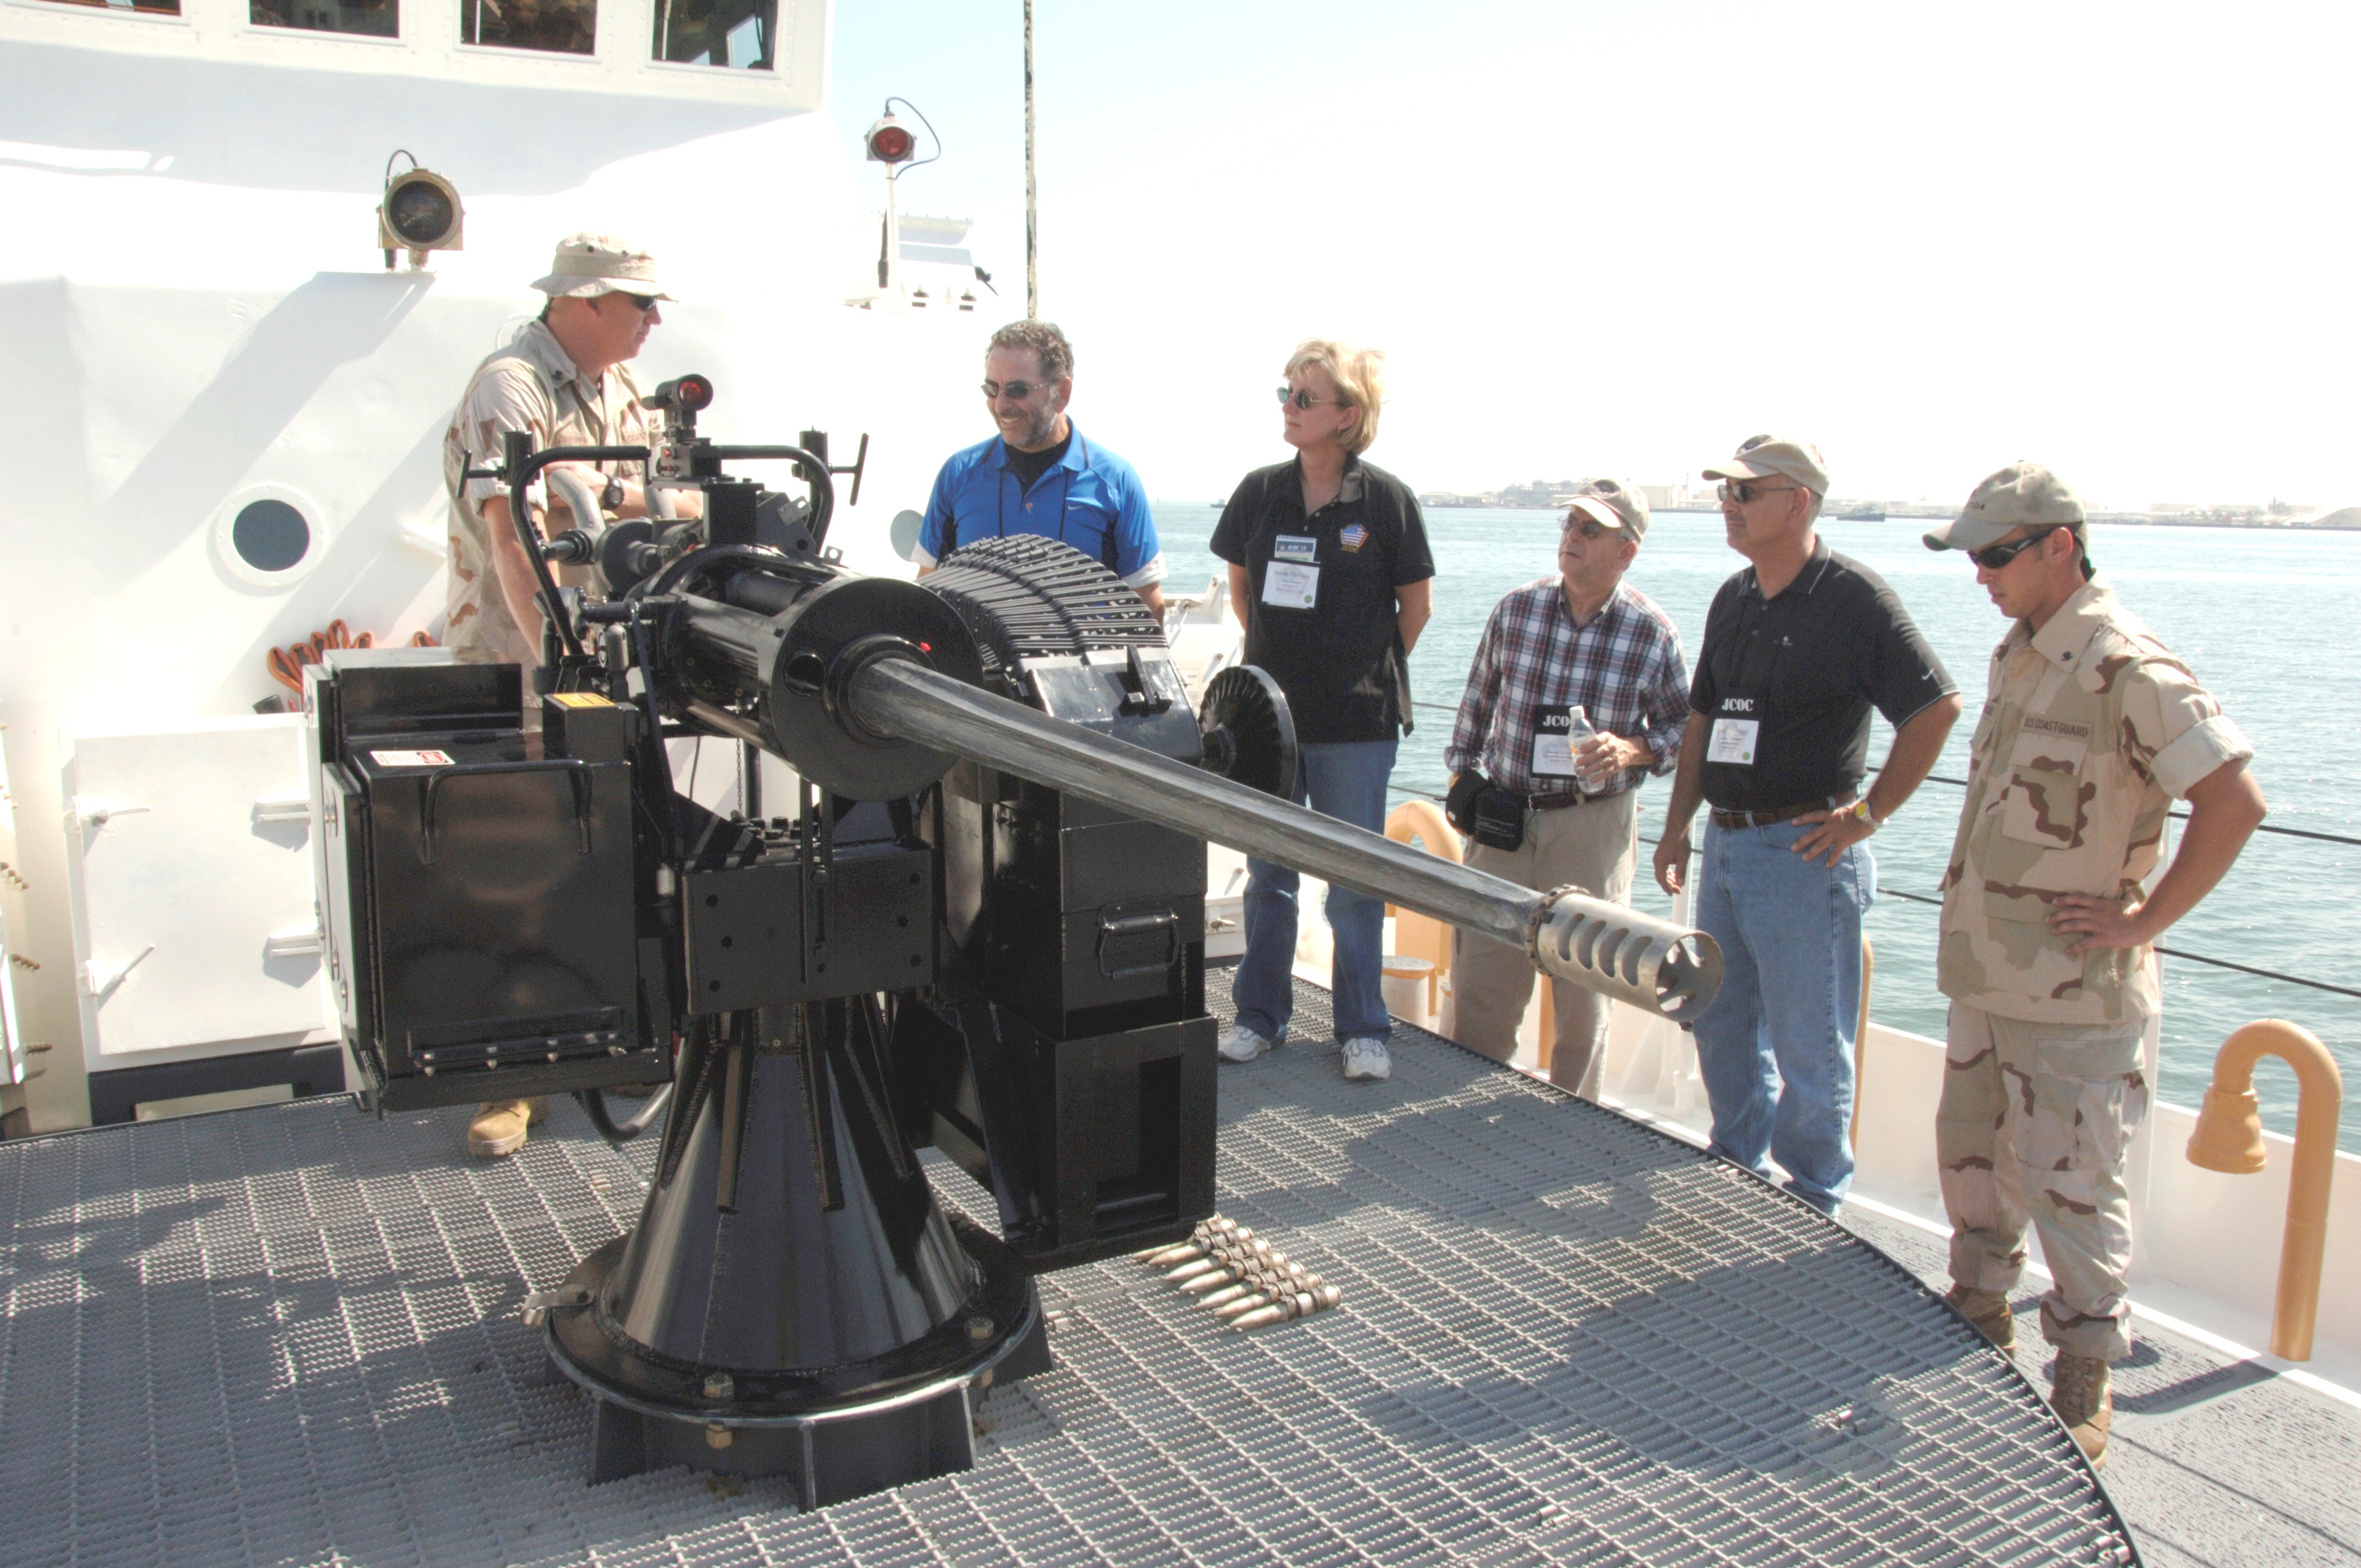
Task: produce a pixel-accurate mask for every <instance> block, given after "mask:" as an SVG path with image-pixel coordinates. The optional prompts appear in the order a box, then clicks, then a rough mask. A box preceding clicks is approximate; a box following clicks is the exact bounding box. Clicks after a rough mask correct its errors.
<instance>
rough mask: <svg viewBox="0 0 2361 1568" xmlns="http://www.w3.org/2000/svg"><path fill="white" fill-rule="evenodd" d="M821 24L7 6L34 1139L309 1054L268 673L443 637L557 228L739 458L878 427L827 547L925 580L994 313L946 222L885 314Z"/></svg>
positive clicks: (285, 752)
mask: <svg viewBox="0 0 2361 1568" xmlns="http://www.w3.org/2000/svg"><path fill="white" fill-rule="evenodd" d="M828 15H829V11H828V6H827V5H826V4H825V0H778V3H776V4H773V3H772V0H753V3H752V4H748V3H744V0H737V3H735V4H734V8H733V4H732V0H724V3H723V4H721V5H696V6H690V5H686V4H684V3H683V0H653V3H652V0H596V3H593V0H569V3H566V4H557V3H555V0H550V3H548V4H544V5H539V6H534V5H529V4H524V3H521V0H505V4H504V5H503V4H500V3H497V0H467V5H459V4H456V3H455V4H445V3H441V0H378V3H377V4H374V5H353V4H346V5H343V6H341V7H338V6H337V5H325V6H321V5H313V4H311V3H310V0H296V3H295V4H294V5H293V7H292V9H290V8H289V6H288V5H285V4H281V3H280V0H251V3H249V0H180V3H179V4H178V5H176V6H161V7H159V6H153V5H137V6H124V5H79V4H49V3H26V4H18V3H13V0H12V3H10V4H7V5H0V203H5V210H6V211H7V212H8V213H9V214H11V220H10V224H9V244H8V246H7V247H6V253H5V256H0V380H5V384H6V385H7V386H9V387H10V388H11V389H12V400H13V401H14V403H15V404H16V408H17V410H18V412H17V413H16V417H14V418H12V419H10V420H9V421H7V422H6V425H5V433H0V466H5V472H6V473H7V475H8V476H9V478H8V482H7V484H6V486H5V499H0V558H5V560H6V561H7V562H8V570H7V581H8V589H7V594H6V613H5V620H4V621H0V632H4V633H5V642H0V723H5V725H6V727H7V728H6V731H5V749H6V764H7V777H8V780H9V784H10V788H11V790H12V804H13V823H12V826H13V829H14V845H13V848H11V849H9V850H6V851H5V852H0V861H5V862H6V863H7V864H8V865H9V866H10V867H11V868H12V870H13V871H14V872H15V873H16V876H17V877H20V878H21V879H22V880H21V883H19V882H18V881H16V880H14V879H12V878H5V877H0V889H5V893H0V919H5V942H6V945H7V948H8V951H9V952H10V953H11V954H12V955H14V956H16V957H18V958H21V959H24V960H26V961H25V962H23V963H13V964H10V965H9V966H7V967H8V970H9V973H8V981H9V982H10V983H11V984H12V986H13V990H14V997H13V1002H14V1006H15V1010H16V1020H15V1023H14V1025H13V1027H12V1028H11V1029H10V1032H9V1041H10V1047H11V1048H10V1052H9V1056H8V1058H7V1062H8V1067H7V1071H6V1073H5V1077H7V1078H8V1079H10V1080H22V1081H21V1083H20V1085H19V1086H16V1087H11V1088H9V1089H8V1090H7V1091H5V1093H6V1101H5V1108H6V1109H8V1110H11V1111H16V1110H21V1111H22V1112H23V1113H24V1114H23V1115H22V1116H20V1117H18V1118H17V1119H16V1122H15V1123H14V1125H16V1126H17V1127H18V1128H19V1129H25V1128H29V1129H32V1130H42V1129H51V1128H57V1127H63V1126H71V1125H75V1124H80V1123H82V1122H83V1121H84V1120H86V1118H87V1115H88V1112H87V1111H86V1109H85V1108H84V1084H83V1080H84V1071H85V1069H88V1070H94V1071H99V1072H107V1071H116V1070H121V1069H126V1068H132V1067H140V1066H149V1065H154V1064H159V1063H169V1062H172V1061H176V1060H185V1059H188V1058H214V1057H221V1056H231V1055H246V1056H255V1055H256V1054H257V1053H264V1052H270V1051H285V1050H287V1049H290V1048H292V1047H302V1046H305V1045H309V1044H316V1043H319V1042H321V1041H324V1039H325V1038H326V1037H327V1036H326V1033H325V1031H324V1029H323V1028H322V1027H321V1025H320V1020H321V1018H322V1016H323V1014H322V1013H321V997H320V995H319V988H320V986H321V984H322V981H323V976H322V973H321V964H320V959H319V956H318V953H317V950H316V947H315V945H314V944H313V941H312V940H311V938H310V937H309V933H311V932H313V930H315V928H316V917H315V916H314V913H313V898H312V894H311V891H310V886H309V874H308V857H307V856H306V854H305V853H304V851H303V840H304V839H305V838H306V828H305V825H304V823H303V822H302V820H301V817H302V813H301V812H300V811H292V810H291V807H290V804H289V803H291V802H300V801H301V800H302V798H303V796H304V795H305V793H306V791H305V782H304V779H303V777H302V765H301V761H300V756H299V748H298V744H297V740H296V729H295V723H294V720H293V718H291V717H288V716H277V717H257V716H255V715H254V712H253V708H254V705H255V703H256V702H257V701H258V700H259V699H263V698H266V697H268V696H270V695H272V694H273V693H274V692H276V691H278V690H279V689H280V688H278V687H277V686H275V685H273V684H272V683H271V681H270V680H269V677H268V675H267V674H266V673H265V666H264V657H265V654H266V653H267V652H268V651H269V649H270V648H272V647H273V646H277V645H284V644H288V643H291V642H295V641H301V640H302V639H303V638H304V637H305V636H306V635H308V634H309V633H310V632H312V631H313V630H318V629H323V628H325V627H327V626H328V625H329V624H330V623H331V622H332V621H335V620H343V621H344V622H345V623H346V626H347V627H348V628H349V629H350V630H352V631H354V632H356V633H357V632H359V631H362V630H368V631H370V632H371V633H373V634H374V636H375V637H376V638H377V639H378V641H379V642H381V643H382V642H388V641H394V642H399V641H407V640H408V639H409V637H410V636H411V635H412V633H413V632H416V631H422V630H423V631H425V632H427V633H428V634H430V635H434V634H435V633H437V632H439V630H440V626H441V619H442V614H443V608H444V597H445V587H444V574H443V561H444V554H445V496H444V484H443V477H442V453H441V444H442V439H443V432H444V429H445V425H446V424H447V422H448V419H449V415H450V411H451V409H452V407H453V405H454V404H455V403H456V400H457V397H458V393H459V390H460V389H461V388H462V387H463V385H464V384H465V381H466V378H467V373H468V372H469V371H470V370H471V369H472V368H473V367H474V366H475V365H476V363H477V362H478V360H480V359H481V358H482V357H483V356H485V355H486V354H487V353H489V351H490V350H491V349H492V348H494V347H495V346H497V345H499V344H500V343H502V342H504V341H505V340H506V339H507V338H508V337H509V336H511V335H512V334H514V333H515V332H516V331H517V330H518V328H519V327H521V326H522V324H523V323H524V322H525V321H526V320H528V319H529V318H530V316H531V314H532V313H533V312H535V311H536V310H537V309H538V308H539V305H540V299H541V297H540V296H539V295H537V294H534V293H533V292H532V291H530V290H529V289H528V288H526V287H525V285H526V284H528V283H529V282H530V281H531V280H533V279H534V278H537V277H539V276H541V275H542V274H543V273H544V272H545V271H546V270H547V268H548V258H549V254H550V250H551V247H552V246H553V244H554V243H555V240H556V239H557V238H558V237H560V236H564V235H566V234H568V233H571V232H574V231H577V230H582V229H589V230H594V231H599V232H607V233H613V234H617V235H620V236H627V237H628V238H629V239H630V240H631V243H633V244H635V245H638V246H641V247H645V248H647V249H650V250H652V251H653V252H654V254H655V255H656V256H657V257H658V258H659V261H660V263H661V265H662V267H663V275H664V282H665V286H666V287H667V289H668V290H669V291H671V292H672V293H673V294H674V295H675V296H676V299H677V302H676V303H670V304H666V305H665V306H664V323H663V325H662V326H660V327H659V328H658V329H657V330H656V332H655V333H654V334H653V337H652V338H651V340H650V342H649V345H648V349H647V352H646V353H645V355H644V356H642V360H641V361H640V363H639V364H638V365H637V366H636V367H635V368H637V369H639V370H641V371H642V372H643V373H644V374H645V376H646V377H647V378H648V379H649V381H650V383H651V384H653V380H654V379H656V378H662V377H664V376H668V375H675V374H678V373H680V372H681V371H684V370H688V369H695V370H699V371H703V372H705V373H707V374H708V375H710V376H712V377H713V378H715V379H716V381H717V382H718V383H719V385H720V387H722V388H723V389H724V396H723V398H722V400H721V402H720V404H719V406H718V407H717V409H716V410H715V411H714V417H713V419H711V420H710V421H708V425H709V427H710V428H711V429H712V430H713V431H714V433H716V434H718V435H719V436H721V437H722V438H724V439H729V438H730V437H731V436H732V435H733V434H735V433H738V432H744V433H747V437H748V438H749V439H766V440H780V439H785V440H792V439H794V438H795V435H796V433H797V432H800V431H804V430H807V429H819V430H824V431H827V432H829V433H830V435H831V436H832V438H833V441H834V444H835V445H834V455H835V459H836V461H838V462H840V463H849V462H850V461H851V458H852V456H853V454H854V453H855V451H856V450H857V448H858V444H859V441H860V438H861V437H862V434H864V433H867V434H869V435H870V436H871V438H872V439H871V443H870V447H869V452H868V464H867V472H866V473H865V474H864V475H863V477H862V488H861V491H860V496H859V503H858V505H857V506H852V507H849V508H847V509H846V510H843V511H842V512H841V513H840V521H838V523H837V526H836V528H835V530H834V532H833V533H832V535H831V540H830V543H832V544H833V545H834V546H836V547H837V548H839V549H840V550H841V551H842V552H843V553H844V555H845V558H846V559H847V561H848V562H850V563H851V565H855V566H857V567H859V568H861V569H862V570H865V571H872V572H880V571H896V572H902V573H906V572H907V570H908V568H907V567H906V565H903V564H902V562H901V560H900V559H899V557H897V556H896V555H895V553H894V551H893V547H892V543H891V541H892V539H893V529H892V526H891V524H892V520H893V519H894V518H895V515H896V513H897V512H901V511H905V510H912V509H916V508H918V507H922V506H923V505H924V501H925V495H926V488H927V486H928V484H929V483H930V482H931V480H932V477H933V474H934V469H935V466H936V465H937V464H939V462H940V460H941V457H942V455H943V454H945V453H947V452H949V451H951V450H954V449H955V448H956V447H957V446H959V445H962V444H966V443H967V442H969V441H972V439H973V431H974V426H975V424H976V423H977V421H976V419H975V411H974V408H973V401H972V396H971V395H970V394H969V391H968V389H969V384H970V383H971V382H972V379H973V373H974V366H975V364H976V362H977V360H978V358H979V357H980V340H981V336H982V334H983V331H984V330H986V329H987V328H988V327H989V326H990V325H992V324H996V323H995V322H994V321H993V320H990V319H986V318H984V317H982V316H979V314H978V313H976V312H975V311H974V310H973V309H972V308H970V309H966V310H962V309H961V304H962V303H968V304H970V305H971V306H972V294H973V292H974V291H973V288H972V264H969V265H966V266H965V269H964V271H962V269H961V263H964V262H965V260H966V258H965V254H964V252H963V251H961V250H960V249H959V247H958V241H959V239H960V238H961V236H962V234H963V231H964V226H965V225H963V224H960V223H957V222H955V221H947V220H930V221H929V220H918V221H914V223H913V225H912V227H911V231H910V234H909V236H908V237H907V239H906V241H905V245H904V247H903V248H904V250H905V254H906V256H908V258H909V259H908V263H907V267H906V270H905V271H903V272H901V273H900V274H898V275H897V276H896V277H895V280H894V286H893V288H892V289H891V290H881V289H880V287H879V279H878V275H877V274H878V267H877V263H878V259H879V232H880V230H879V219H878V216H877V212H876V207H877V204H878V203H877V196H878V192H877V191H876V190H875V189H874V187H873V180H872V175H873V170H874V166H871V168H870V170H863V169H862V166H861V165H860V164H859V163H858V162H857V161H855V160H854V159H851V158H848V157H847V156H846V154H845V151H844V148H843V146H842V143H841V139H840V136H839V131H838V126H836V124H835V122H834V120H833V119H832V117H831V116H830V115H829V114H828V113H827V112H826V111H825V109H824V107H823V105H824V103H825V94H826V85H827V46H828V38H827V27H828ZM290 22H291V23H293V24H294V25H288V24H289V23H290ZM340 27H341V28H345V29H349V30H338V29H339V28H340ZM724 61H726V62H727V63H722V62H724ZM396 149H401V150H403V151H406V152H408V153H409V154H410V155H411V157H412V159H414V160H415V162H417V163H418V164H420V165H423V166H424V167H425V168H427V169H429V170H433V171H434V172H435V173H437V174H440V175H442V176H443V177H445V179H447V180H449V181H451V182H452V184H453V185H454V186H455V187H456V191H457V192H458V195H459V199H460V202H461V204H462V205H463V207H464V226H463V232H462V243H463V246H464V248H461V249H457V250H447V251H445V250H438V251H434V252H432V253H429V254H427V255H426V256H425V257H424V258H423V260H424V261H425V263H426V265H425V266H424V268H423V269H414V268H413V267H412V258H410V257H409V256H408V255H406V254H397V255H396V256H395V258H394V262H395V265H394V266H393V267H391V268H389V267H388V265H387V258H386V257H385V256H384V254H383V253H381V252H380V251H379V248H378V247H377V243H376V242H377V238H378V233H377V217H376V208H377V206H378V203H379V193H380V188H381V185H382V183H383V181H384V180H385V178H386V176H387V173H388V172H389V170H391V171H394V172H399V171H401V170H405V169H406V168H407V167H408V164H407V163H406V162H405V161H403V160H401V159H396V158H395V157H394V154H395V152H396ZM914 249H915V250H916V251H917V254H915V255H912V254H911V252H912V251H913V250H914ZM937 252H940V253H941V254H939V255H938V254H936V253H937ZM947 257H951V258H955V259H954V260H951V261H947V260H946V259H945V258H947ZM962 293H965V294H967V295H968V296H970V298H969V300H967V301H962V300H961V294H962ZM986 297H987V298H989V296H988V295H987V296H986ZM914 304H915V305H916V307H917V308H915V309H914V308H912V307H913V305H914ZM929 307H931V308H929ZM843 488H847V489H849V487H843ZM840 493H842V491H841V489H840ZM903 532H905V533H908V532H912V531H911V530H910V529H909V528H908V527H905V529H904V530H903ZM712 772H713V775H714V776H709V777H708V778H706V779H705V780H704V781H703V785H704V787H707V788H718V787H720V786H722V785H725V784H727V783H728V781H729V774H728V773H727V771H726V770H713V771H712ZM29 965H38V968H32V967H28V966H29ZM200 998H202V999H203V1000H199V999H200ZM25 1047H49V1048H48V1049H47V1050H43V1051H38V1052H36V1053H35V1054H34V1055H33V1056H31V1057H30V1058H27V1057H26V1056H25V1055H24V1049H25ZM28 1075H29V1076H28ZM142 1097H143V1098H144V1097H146V1096H144V1095H143V1096H142ZM114 1099H115V1101H117V1102H120V1100H121V1097H120V1096H115V1097H114Z"/></svg>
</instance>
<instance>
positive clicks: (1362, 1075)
mask: <svg viewBox="0 0 2361 1568" xmlns="http://www.w3.org/2000/svg"><path fill="white" fill-rule="evenodd" d="M1393 1070H1394V1059H1393V1058H1391V1057H1389V1056H1388V1055H1387V1054H1386V1043H1385V1041H1383V1040H1381V1039H1379V1038H1378V1036H1375V1035H1363V1036H1358V1037H1356V1038H1354V1039H1350V1040H1347V1041H1345V1077H1346V1078H1347V1079H1350V1080H1354V1081H1356V1082H1357V1081H1359V1080H1363V1079H1371V1080H1374V1079H1380V1078H1390V1077H1392V1076H1393Z"/></svg>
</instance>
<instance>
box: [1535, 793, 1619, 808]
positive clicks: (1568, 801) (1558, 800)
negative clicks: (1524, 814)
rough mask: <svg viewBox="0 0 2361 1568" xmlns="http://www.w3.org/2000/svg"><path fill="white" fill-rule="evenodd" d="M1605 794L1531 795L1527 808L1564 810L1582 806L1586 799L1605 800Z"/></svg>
mask: <svg viewBox="0 0 2361 1568" xmlns="http://www.w3.org/2000/svg"><path fill="white" fill-rule="evenodd" d="M1606 798H1607V797H1606V796H1605V795H1527V796H1526V797H1525V808H1526V809H1527V810H1529V811H1564V810H1565V808H1566V807H1567V806H1580V805H1581V804H1582V803H1583V802H1584V801H1586V800H1604V799H1606Z"/></svg>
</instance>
